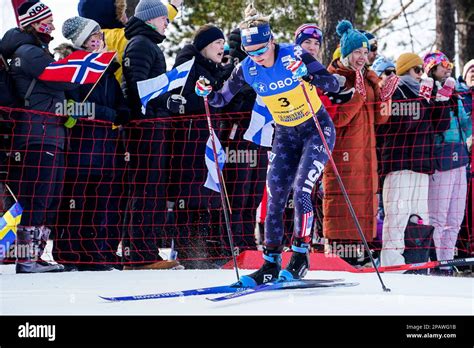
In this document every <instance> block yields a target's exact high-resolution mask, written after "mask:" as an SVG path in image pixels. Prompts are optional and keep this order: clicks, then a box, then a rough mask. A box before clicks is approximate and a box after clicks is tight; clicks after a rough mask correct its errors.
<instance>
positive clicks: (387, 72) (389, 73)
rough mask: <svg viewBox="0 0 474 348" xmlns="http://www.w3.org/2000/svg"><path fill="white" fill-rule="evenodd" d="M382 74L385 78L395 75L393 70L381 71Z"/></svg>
mask: <svg viewBox="0 0 474 348" xmlns="http://www.w3.org/2000/svg"><path fill="white" fill-rule="evenodd" d="M383 73H384V75H386V76H390V75H392V74H395V69H385V70H384V71H383Z"/></svg>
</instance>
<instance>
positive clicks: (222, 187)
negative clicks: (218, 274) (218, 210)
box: [203, 97, 240, 281]
mask: <svg viewBox="0 0 474 348" xmlns="http://www.w3.org/2000/svg"><path fill="white" fill-rule="evenodd" d="M203 98H204V108H205V109H206V118H207V125H208V127H209V133H210V134H211V144H212V152H213V154H214V162H215V164H216V171H217V177H218V178H219V185H220V190H219V193H220V195H221V203H222V210H224V219H225V225H226V230H227V237H228V238H229V244H230V249H231V253H232V260H233V262H234V268H235V274H236V275H237V281H239V279H240V276H239V268H238V267H237V258H236V256H235V252H234V241H233V239H232V230H231V228H230V220H229V214H228V212H227V203H226V199H225V197H224V190H225V184H224V180H223V177H222V171H221V168H220V167H219V161H218V157H217V148H216V141H215V139H214V128H213V127H212V123H211V112H210V111H209V102H208V100H207V97H203ZM226 192H227V191H226Z"/></svg>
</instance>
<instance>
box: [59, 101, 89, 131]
mask: <svg viewBox="0 0 474 348" xmlns="http://www.w3.org/2000/svg"><path fill="white" fill-rule="evenodd" d="M78 105H79V103H77V102H75V101H74V100H72V99H68V101H67V104H66V110H64V113H65V114H66V115H69V117H68V119H67V121H66V122H65V123H64V127H66V128H72V127H74V126H75V125H76V123H77V120H78V119H79V118H83V117H86V118H89V119H93V117H94V115H87V114H84V113H82V110H83V109H84V108H83V106H84V104H82V105H80V106H78Z"/></svg>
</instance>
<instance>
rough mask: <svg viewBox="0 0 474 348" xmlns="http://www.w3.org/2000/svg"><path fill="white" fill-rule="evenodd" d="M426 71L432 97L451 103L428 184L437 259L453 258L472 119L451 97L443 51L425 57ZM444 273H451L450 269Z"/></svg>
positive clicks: (462, 206) (461, 213) (464, 191)
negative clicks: (448, 124) (447, 121)
mask: <svg viewBox="0 0 474 348" xmlns="http://www.w3.org/2000/svg"><path fill="white" fill-rule="evenodd" d="M423 61H424V64H423V68H424V71H425V73H426V74H427V75H428V77H430V78H433V80H434V90H433V94H434V95H436V98H437V99H441V100H447V101H448V102H449V103H450V127H449V129H448V130H446V131H444V132H443V133H440V134H436V135H435V153H434V157H435V161H436V167H435V168H436V170H435V172H434V174H432V175H431V178H430V185H429V212H430V223H431V224H432V225H433V226H434V227H435V231H434V234H433V239H434V243H435V246H436V256H437V258H438V260H450V259H453V257H454V248H455V246H456V241H457V237H458V233H459V230H460V227H461V223H462V221H463V218H464V214H465V208H466V194H467V179H466V165H467V164H468V162H469V154H468V150H467V144H466V141H467V139H468V138H469V137H470V136H471V135H472V120H471V119H470V117H469V115H467V113H466V111H465V109H464V107H463V104H462V101H461V100H460V99H459V97H458V96H457V95H452V93H453V89H454V87H455V81H454V79H453V78H452V77H451V72H452V68H453V65H452V63H451V62H450V61H449V59H448V58H447V57H446V55H444V54H443V53H442V52H440V51H435V52H432V53H428V54H427V55H425V57H424V59H423ZM441 271H442V273H447V274H450V273H451V272H452V270H451V269H449V268H443V269H442V270H441Z"/></svg>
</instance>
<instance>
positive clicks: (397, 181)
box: [374, 53, 449, 266]
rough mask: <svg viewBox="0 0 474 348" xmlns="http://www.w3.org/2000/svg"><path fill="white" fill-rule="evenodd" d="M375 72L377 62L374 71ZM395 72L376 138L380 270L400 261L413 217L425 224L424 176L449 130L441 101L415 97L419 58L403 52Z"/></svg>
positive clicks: (420, 68)
mask: <svg viewBox="0 0 474 348" xmlns="http://www.w3.org/2000/svg"><path fill="white" fill-rule="evenodd" d="M379 58H380V57H379ZM377 68H378V66H377V61H376V62H375V63H374V70H375V71H377ZM385 70H386V69H385ZM396 71H397V75H398V76H400V81H399V83H398V87H397V89H396V90H395V93H394V95H393V97H392V107H391V117H390V119H389V122H387V123H386V124H385V125H384V126H383V132H382V134H381V138H382V139H383V144H382V150H381V163H380V167H381V174H382V176H383V177H384V181H383V206H384V210H385V219H384V224H383V238H382V240H383V244H382V252H381V262H382V263H381V264H382V266H392V265H400V264H403V263H405V259H404V256H403V253H404V249H405V243H404V238H405V230H406V227H407V224H408V220H409V218H410V216H411V215H412V214H417V215H418V216H419V217H421V218H422V220H423V224H424V225H429V223H430V222H429V215H428V187H429V175H430V174H432V173H433V172H434V159H433V147H434V137H435V134H436V133H440V132H443V131H445V130H447V129H448V128H449V109H448V108H447V107H446V102H441V101H436V100H431V101H429V102H428V101H426V100H425V99H423V98H419V97H418V95H419V91H420V82H421V76H422V74H423V60H422V59H421V58H420V57H419V56H418V55H416V54H414V53H404V54H402V55H400V57H398V59H397V65H396Z"/></svg>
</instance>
